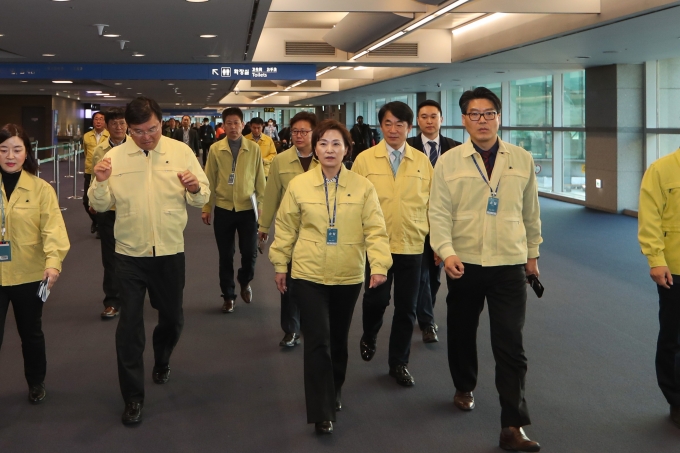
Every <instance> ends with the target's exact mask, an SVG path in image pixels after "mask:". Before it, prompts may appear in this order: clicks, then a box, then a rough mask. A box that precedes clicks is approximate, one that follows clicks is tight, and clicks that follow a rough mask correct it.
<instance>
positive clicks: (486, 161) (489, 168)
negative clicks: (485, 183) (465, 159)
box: [479, 151, 493, 180]
mask: <svg viewBox="0 0 680 453" xmlns="http://www.w3.org/2000/svg"><path fill="white" fill-rule="evenodd" d="M479 154H480V155H481V156H482V160H483V161H484V167H485V168H486V175H487V176H488V177H489V180H491V172H492V171H493V167H492V166H491V159H489V157H491V151H480V152H479Z"/></svg>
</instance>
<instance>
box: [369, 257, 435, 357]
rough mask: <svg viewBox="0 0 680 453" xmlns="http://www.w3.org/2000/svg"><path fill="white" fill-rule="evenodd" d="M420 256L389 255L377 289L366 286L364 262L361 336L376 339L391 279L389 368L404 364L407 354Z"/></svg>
mask: <svg viewBox="0 0 680 453" xmlns="http://www.w3.org/2000/svg"><path fill="white" fill-rule="evenodd" d="M422 258H423V255H422V253H421V254H418V255H396V254H394V253H393V254H392V262H393V264H392V268H391V269H390V270H389V271H387V281H386V282H385V283H383V284H382V285H380V286H378V287H377V288H369V287H368V285H369V284H370V281H371V269H370V265H369V264H368V263H366V282H365V286H364V301H363V325H364V335H365V336H366V337H369V338H376V337H377V336H378V332H380V328H381V327H382V324H383V316H384V314H385V309H386V308H387V306H388V305H389V304H390V297H391V296H390V289H391V288H392V281H394V315H393V317H392V331H391V332H390V347H389V359H388V363H389V365H390V367H395V366H397V365H407V364H408V358H409V355H410V353H411V336H412V335H413V326H414V325H415V322H416V304H417V302H418V286H419V282H420V264H421V261H422Z"/></svg>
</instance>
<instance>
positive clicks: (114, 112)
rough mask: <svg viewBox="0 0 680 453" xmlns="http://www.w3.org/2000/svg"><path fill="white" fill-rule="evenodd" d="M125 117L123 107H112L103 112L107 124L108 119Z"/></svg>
mask: <svg viewBox="0 0 680 453" xmlns="http://www.w3.org/2000/svg"><path fill="white" fill-rule="evenodd" d="M124 118H125V109H124V108H123V107H112V108H110V109H108V110H107V111H106V112H105V113H104V121H106V124H107V125H108V124H109V121H113V120H120V119H124Z"/></svg>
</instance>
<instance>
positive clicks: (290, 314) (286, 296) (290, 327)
mask: <svg viewBox="0 0 680 453" xmlns="http://www.w3.org/2000/svg"><path fill="white" fill-rule="evenodd" d="M291 284H292V283H291V277H290V265H288V273H287V274H286V286H287V287H288V288H290V286H291ZM281 329H282V330H283V331H284V332H285V333H300V308H299V307H298V305H297V304H296V303H295V299H293V298H292V297H291V296H290V291H287V292H285V293H283V294H281Z"/></svg>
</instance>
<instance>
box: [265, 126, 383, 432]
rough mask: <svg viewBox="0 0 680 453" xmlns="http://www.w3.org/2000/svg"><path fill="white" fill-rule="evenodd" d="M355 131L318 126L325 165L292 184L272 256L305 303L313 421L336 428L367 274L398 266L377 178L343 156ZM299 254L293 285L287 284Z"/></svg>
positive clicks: (376, 275) (317, 146)
mask: <svg viewBox="0 0 680 453" xmlns="http://www.w3.org/2000/svg"><path fill="white" fill-rule="evenodd" d="M351 143H352V139H351V136H350V134H349V132H348V131H347V129H346V128H345V126H343V125H342V124H340V123H339V122H337V121H334V120H326V121H324V122H322V123H321V124H320V125H319V126H318V127H317V128H316V129H314V132H313V133H312V148H313V149H314V150H315V152H316V155H317V158H318V160H319V164H320V165H319V166H317V167H316V168H314V169H312V170H309V171H308V172H306V173H303V174H301V175H299V176H296V177H295V178H294V179H293V180H292V181H291V182H290V184H289V185H288V190H287V191H286V194H285V195H284V197H283V200H282V202H281V206H280V208H279V211H278V214H277V216H276V232H275V236H274V243H273V244H272V245H271V247H270V249H269V259H270V260H271V262H272V263H273V264H274V269H275V271H276V278H275V279H276V286H277V288H278V289H279V291H280V292H281V293H284V292H286V291H288V290H289V289H290V291H291V297H292V298H294V299H295V300H296V302H297V304H298V306H299V308H300V319H301V322H302V324H301V329H302V335H303V338H304V363H305V365H304V367H305V370H304V376H305V399H306V401H307V423H315V429H316V432H317V433H320V434H330V433H332V432H333V423H332V422H334V421H335V412H336V411H338V410H340V409H341V407H342V404H341V402H340V392H341V388H342V384H343V383H344V381H345V372H346V369H347V335H348V333H349V326H350V323H351V321H352V314H353V313H354V306H355V304H356V301H357V298H358V297H359V292H360V291H361V283H362V281H363V279H364V268H365V263H366V255H367V254H368V261H369V263H370V266H371V271H372V272H373V274H372V275H371V276H370V287H372V288H373V287H377V286H379V285H381V284H383V283H384V282H385V280H386V278H387V271H388V270H389V268H390V267H391V266H392V256H391V254H390V246H389V240H388V238H387V230H386V228H385V219H384V217H383V213H382V210H381V209H380V202H379V201H378V195H377V193H376V191H375V188H374V187H373V184H371V182H370V181H369V180H368V179H366V178H364V177H363V176H361V175H358V174H356V173H353V172H351V171H348V170H347V169H346V168H345V167H344V166H343V164H342V161H343V158H344V157H345V156H346V155H347V154H348V152H349V151H350V147H351V145H350V144H351ZM291 260H292V270H291V277H292V278H291V285H290V288H287V287H286V272H287V270H288V263H290V262H291Z"/></svg>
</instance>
